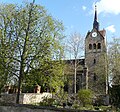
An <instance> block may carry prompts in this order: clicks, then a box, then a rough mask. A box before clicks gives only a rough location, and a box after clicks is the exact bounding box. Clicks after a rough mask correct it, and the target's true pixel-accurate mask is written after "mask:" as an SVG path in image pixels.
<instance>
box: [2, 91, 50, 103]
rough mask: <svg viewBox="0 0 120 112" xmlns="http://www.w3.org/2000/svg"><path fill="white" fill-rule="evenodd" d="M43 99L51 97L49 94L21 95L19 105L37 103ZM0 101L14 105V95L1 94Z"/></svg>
mask: <svg viewBox="0 0 120 112" xmlns="http://www.w3.org/2000/svg"><path fill="white" fill-rule="evenodd" d="M45 97H49V98H51V97H52V94H51V93H21V94H20V104H34V103H39V102H41V101H42V100H43V98H45ZM0 100H1V101H2V102H5V103H15V102H16V94H2V95H1V98H0Z"/></svg>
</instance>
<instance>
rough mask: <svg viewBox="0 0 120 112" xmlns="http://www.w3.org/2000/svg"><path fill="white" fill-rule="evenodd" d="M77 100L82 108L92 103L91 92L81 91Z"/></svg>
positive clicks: (87, 90)
mask: <svg viewBox="0 0 120 112" xmlns="http://www.w3.org/2000/svg"><path fill="white" fill-rule="evenodd" d="M78 99H79V100H80V103H81V104H82V106H83V107H85V106H86V105H88V104H91V103H92V99H93V92H92V91H91V90H89V89H81V90H80V91H78Z"/></svg>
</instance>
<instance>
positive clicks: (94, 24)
mask: <svg viewBox="0 0 120 112" xmlns="http://www.w3.org/2000/svg"><path fill="white" fill-rule="evenodd" d="M93 28H95V29H97V30H99V23H98V21H97V6H96V5H95V16H94V22H93Z"/></svg>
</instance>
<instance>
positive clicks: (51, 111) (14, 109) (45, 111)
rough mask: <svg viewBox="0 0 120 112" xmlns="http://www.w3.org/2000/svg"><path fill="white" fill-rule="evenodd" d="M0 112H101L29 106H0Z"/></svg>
mask: <svg viewBox="0 0 120 112" xmlns="http://www.w3.org/2000/svg"><path fill="white" fill-rule="evenodd" d="M0 112H102V111H88V110H74V109H65V108H54V107H40V106H29V105H14V106H0Z"/></svg>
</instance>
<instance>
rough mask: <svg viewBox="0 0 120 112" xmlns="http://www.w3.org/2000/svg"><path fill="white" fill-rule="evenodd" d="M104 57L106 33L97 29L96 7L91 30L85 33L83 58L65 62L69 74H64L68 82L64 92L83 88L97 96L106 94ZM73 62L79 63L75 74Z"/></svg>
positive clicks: (105, 53)
mask: <svg viewBox="0 0 120 112" xmlns="http://www.w3.org/2000/svg"><path fill="white" fill-rule="evenodd" d="M106 55H107V48H106V31H105V29H103V30H100V29H99V22H98V18H97V7H96V6H95V13H94V20H93V28H92V29H91V30H89V31H88V32H87V34H86V37H85V58H84V59H77V60H74V59H73V60H66V61H65V62H66V64H67V65H68V66H69V69H68V71H69V72H68V73H66V74H67V77H68V78H67V79H68V80H67V83H66V84H65V88H64V89H65V91H67V92H68V93H76V92H78V91H79V90H80V89H83V88H84V89H91V90H92V91H94V92H95V93H96V94H99V95H101V94H102V95H103V94H104V95H105V94H107V91H108V84H107V82H108V79H107V66H106V63H107V61H106ZM75 62H77V63H79V67H78V68H77V70H76V72H75V71H74V70H75V69H73V68H74V64H75ZM72 65H73V66H72ZM75 73H76V74H75Z"/></svg>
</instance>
